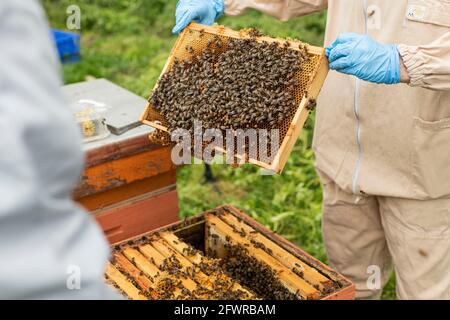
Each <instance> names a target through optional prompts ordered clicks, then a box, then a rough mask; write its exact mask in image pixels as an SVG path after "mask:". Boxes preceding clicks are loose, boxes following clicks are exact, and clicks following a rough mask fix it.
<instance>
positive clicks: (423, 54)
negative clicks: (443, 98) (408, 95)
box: [398, 32, 450, 91]
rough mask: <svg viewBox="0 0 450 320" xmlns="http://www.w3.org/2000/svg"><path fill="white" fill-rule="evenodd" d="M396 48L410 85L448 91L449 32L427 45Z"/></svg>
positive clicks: (449, 62)
mask: <svg viewBox="0 0 450 320" xmlns="http://www.w3.org/2000/svg"><path fill="white" fill-rule="evenodd" d="M398 48H399V52H400V55H401V56H402V58H403V62H404V63H405V66H406V69H407V71H408V75H409V76H410V78H411V80H410V85H411V86H414V87H423V88H427V89H433V90H445V91H450V32H447V33H445V34H444V35H442V36H441V37H440V38H439V39H437V40H436V41H434V42H432V43H430V44H428V45H423V46H407V45H403V44H402V45H399V47H398Z"/></svg>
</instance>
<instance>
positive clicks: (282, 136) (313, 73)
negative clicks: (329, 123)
mask: <svg viewBox="0 0 450 320" xmlns="http://www.w3.org/2000/svg"><path fill="white" fill-rule="evenodd" d="M216 36H218V37H219V38H220V39H221V40H222V41H223V42H224V43H226V42H227V39H230V38H234V39H248V38H250V37H251V36H250V35H249V33H248V32H244V31H234V30H231V29H229V28H226V27H224V26H218V25H215V26H205V25H200V24H196V23H191V24H190V25H189V26H188V27H187V28H186V29H185V30H184V31H183V32H182V33H181V34H180V36H179V37H178V39H177V41H176V43H175V45H174V47H173V49H172V51H171V53H170V56H169V58H168V60H167V62H166V65H165V66H164V69H163V71H162V73H161V76H162V75H164V74H165V73H166V72H168V71H169V70H170V69H171V67H172V65H173V63H174V61H175V60H176V59H177V60H179V61H185V60H190V59H191V58H192V54H191V53H189V52H187V51H186V48H187V47H192V48H193V49H194V55H197V54H199V53H201V51H202V50H203V49H204V48H205V47H206V46H207V43H208V41H209V40H211V39H213V38H214V37H216ZM256 41H258V42H263V41H266V42H268V43H273V42H277V43H279V44H280V45H282V44H284V43H286V40H285V39H275V38H271V37H267V36H261V37H258V38H256ZM289 43H290V46H289V47H288V49H290V50H297V51H298V50H299V45H302V42H300V41H295V40H292V41H291V40H289ZM307 48H308V54H309V56H310V60H309V61H308V62H307V63H305V64H304V65H303V70H302V71H300V72H298V73H297V74H296V79H297V80H298V82H299V83H300V85H299V86H297V87H296V89H295V92H294V94H295V99H296V103H297V105H298V107H297V108H296V109H294V110H290V111H289V115H288V117H287V118H286V119H285V120H284V121H283V122H282V123H280V124H278V126H277V128H276V129H278V130H279V147H278V149H277V151H276V152H275V153H274V154H272V155H271V156H270V157H265V158H263V157H260V155H259V154H258V156H257V157H256V158H255V157H252V156H250V155H248V154H238V153H237V152H236V150H235V151H234V152H233V153H234V154H233V156H234V158H235V159H236V162H238V163H239V164H243V163H251V164H254V165H257V166H259V167H261V168H264V169H266V170H269V171H272V172H275V173H280V172H281V171H282V170H283V168H284V166H285V165H286V162H287V160H288V157H289V155H290V153H291V151H292V148H293V147H294V145H295V142H296V140H297V138H298V137H299V135H300V132H301V129H302V128H303V125H304V123H305V121H306V119H307V117H308V114H309V112H310V106H311V103H313V102H314V101H315V99H316V98H317V96H318V94H319V91H320V89H321V87H322V85H323V82H324V81H325V78H326V76H327V73H328V62H327V59H326V56H325V50H324V48H320V47H314V46H309V45H307ZM157 85H158V84H156V86H155V89H156V88H157ZM150 101H151V99H149V103H148V104H147V106H146V107H145V110H144V112H143V114H142V116H141V121H142V122H143V123H144V124H147V125H149V126H152V127H154V128H156V129H158V130H161V131H162V132H166V133H169V130H168V127H167V122H166V120H165V119H164V117H163V116H162V115H161V114H160V113H158V111H156V110H155V109H154V108H153V106H152V104H151V102H150ZM258 129H273V127H272V128H269V127H268V126H263V127H261V126H259V127H258ZM165 139H168V138H167V137H166V138H165ZM215 150H216V151H218V152H219V153H223V154H225V153H226V152H227V151H226V150H225V149H224V148H223V147H221V146H215ZM228 152H231V151H228Z"/></svg>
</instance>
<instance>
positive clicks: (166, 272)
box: [106, 206, 355, 300]
mask: <svg viewBox="0 0 450 320" xmlns="http://www.w3.org/2000/svg"><path fill="white" fill-rule="evenodd" d="M112 247H113V258H112V260H111V263H110V264H109V265H108V268H107V270H106V278H107V281H108V282H109V283H110V284H112V285H114V286H115V287H116V288H117V289H118V290H119V291H121V292H122V293H123V294H124V296H126V297H127V298H130V299H142V300H146V299H220V300H223V299H230V300H236V299H249V300H250V299H252V300H255V299H271V300H272V299H280V300H283V299H299V300H318V299H323V300H331V299H354V296H355V287H354V285H353V284H352V283H351V282H350V281H348V280H347V279H346V278H344V277H343V276H342V275H340V274H339V273H337V272H336V271H334V270H332V269H331V268H329V267H328V266H326V265H325V264H323V263H322V262H320V261H318V260H317V259H315V258H314V257H312V256H310V255H309V254H307V253H306V252H304V251H303V250H301V249H300V248H298V247H297V246H295V245H294V244H293V243H291V242H289V241H287V240H285V239H283V238H282V237H280V236H279V235H276V234H274V233H273V232H271V231H270V230H268V229H267V228H265V227H264V226H262V225H261V224H259V223H258V222H256V221H255V220H253V219H251V218H250V217H249V216H247V215H246V214H244V213H243V212H241V211H239V210H238V209H236V208H234V207H232V206H222V207H219V208H216V209H213V210H210V211H207V212H204V213H202V214H200V215H198V216H195V217H192V218H189V219H185V220H184V221H181V222H177V223H174V224H171V225H169V226H166V227H163V228H160V229H158V230H155V231H152V232H148V233H145V234H142V235H140V236H138V237H135V238H132V239H128V240H126V241H122V242H119V243H116V244H114V245H113V246H112ZM224 288H225V289H224Z"/></svg>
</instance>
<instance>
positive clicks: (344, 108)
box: [225, 0, 450, 299]
mask: <svg viewBox="0 0 450 320" xmlns="http://www.w3.org/2000/svg"><path fill="white" fill-rule="evenodd" d="M249 8H253V9H257V10H260V11H262V12H265V13H267V14H270V15H273V16H275V17H277V18H280V19H282V20H287V19H289V18H292V17H295V16H300V15H305V14H308V13H312V12H316V11H320V10H323V9H326V8H327V9H328V18H327V29H326V35H325V45H326V46H328V45H330V44H331V43H332V41H334V39H336V38H337V36H338V35H339V34H340V33H342V32H356V33H360V34H368V35H369V36H371V37H372V38H374V39H375V40H376V41H378V42H381V43H385V44H397V45H398V48H399V54H400V56H401V58H402V60H403V62H404V64H405V66H406V69H407V71H408V74H409V76H410V77H411V81H410V84H409V85H405V84H400V85H392V86H387V85H377V84H372V83H368V82H364V81H360V80H357V79H356V78H354V77H352V76H348V75H344V74H340V73H337V72H335V71H330V73H329V75H328V77H327V79H326V81H325V84H324V87H323V89H322V92H321V94H320V96H319V99H318V106H317V113H316V124H315V129H314V130H315V132H314V142H313V148H314V151H315V155H316V167H317V170H318V172H319V173H320V174H319V175H320V177H321V178H322V182H323V184H324V209H323V214H324V215H323V229H324V237H325V244H326V248H327V251H328V255H329V258H330V262H331V264H332V265H334V266H335V267H336V268H337V269H338V270H339V271H340V272H342V273H343V274H344V275H346V276H348V277H349V278H350V279H351V280H352V281H353V282H355V284H356V288H357V297H360V298H376V297H378V296H379V293H380V290H379V289H376V287H377V286H376V285H373V283H375V284H376V281H372V280H374V277H373V274H374V271H373V270H376V268H377V267H378V268H379V270H380V271H381V278H382V281H381V284H383V283H384V282H385V280H386V278H387V274H388V271H389V270H390V266H391V260H392V261H393V264H394V266H395V271H396V276H397V294H398V297H399V298H402V299H413V298H417V299H422V298H423V299H427V298H429V299H433V298H434V299H449V298H450V14H449V12H450V2H449V1H448V0H398V1H390V0H345V1H343V0H329V1H326V0H309V1H306V0H305V1H299V0H274V1H265V0H242V1H238V0H225V13H226V14H228V15H236V14H240V13H242V12H243V11H245V10H246V9H249ZM298 32H299V34H301V30H298ZM367 281H369V283H372V284H370V285H368V282H367Z"/></svg>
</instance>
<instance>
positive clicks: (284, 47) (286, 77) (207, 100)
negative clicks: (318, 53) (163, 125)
mask: <svg viewBox="0 0 450 320" xmlns="http://www.w3.org/2000/svg"><path fill="white" fill-rule="evenodd" d="M247 34H248V35H249V37H247V38H244V39H227V40H226V41H225V40H224V39H223V38H220V37H218V36H214V37H212V38H211V39H210V40H209V41H208V43H207V46H206V47H205V48H204V49H203V50H201V51H200V52H196V51H195V50H194V49H193V48H192V47H191V46H187V47H186V48H185V50H186V52H187V53H188V54H189V55H190V57H191V58H190V59H187V60H184V61H179V60H175V61H174V63H173V65H172V67H171V69H170V70H169V71H168V72H166V73H165V74H164V75H163V76H162V77H161V79H160V80H159V82H158V86H157V87H156V89H155V90H154V91H153V93H152V96H151V103H152V105H153V108H154V109H155V110H156V111H158V112H159V113H160V114H162V115H163V116H164V118H165V119H166V121H167V125H168V129H169V131H173V130H175V129H178V128H182V129H186V130H189V131H191V132H192V130H193V122H194V120H197V121H201V122H202V126H203V128H205V129H207V128H214V129H220V130H225V129H248V128H267V129H271V128H276V127H278V126H279V124H280V123H282V122H283V121H284V120H286V119H287V118H288V117H290V116H291V114H292V111H293V110H295V109H296V107H297V106H298V101H296V97H295V95H294V89H295V88H296V87H297V86H298V85H299V82H298V80H297V79H296V77H295V75H296V74H297V73H298V72H299V71H301V70H302V68H303V65H304V64H305V63H306V62H308V61H309V59H310V56H309V54H308V51H307V47H306V45H303V44H301V45H300V46H299V47H298V50H293V49H292V47H291V43H290V42H289V41H286V42H285V43H284V44H281V45H280V43H278V42H272V43H269V42H266V41H256V40H257V38H258V37H260V36H262V34H261V33H260V32H259V31H257V30H255V29H254V30H250V31H248V32H247Z"/></svg>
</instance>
